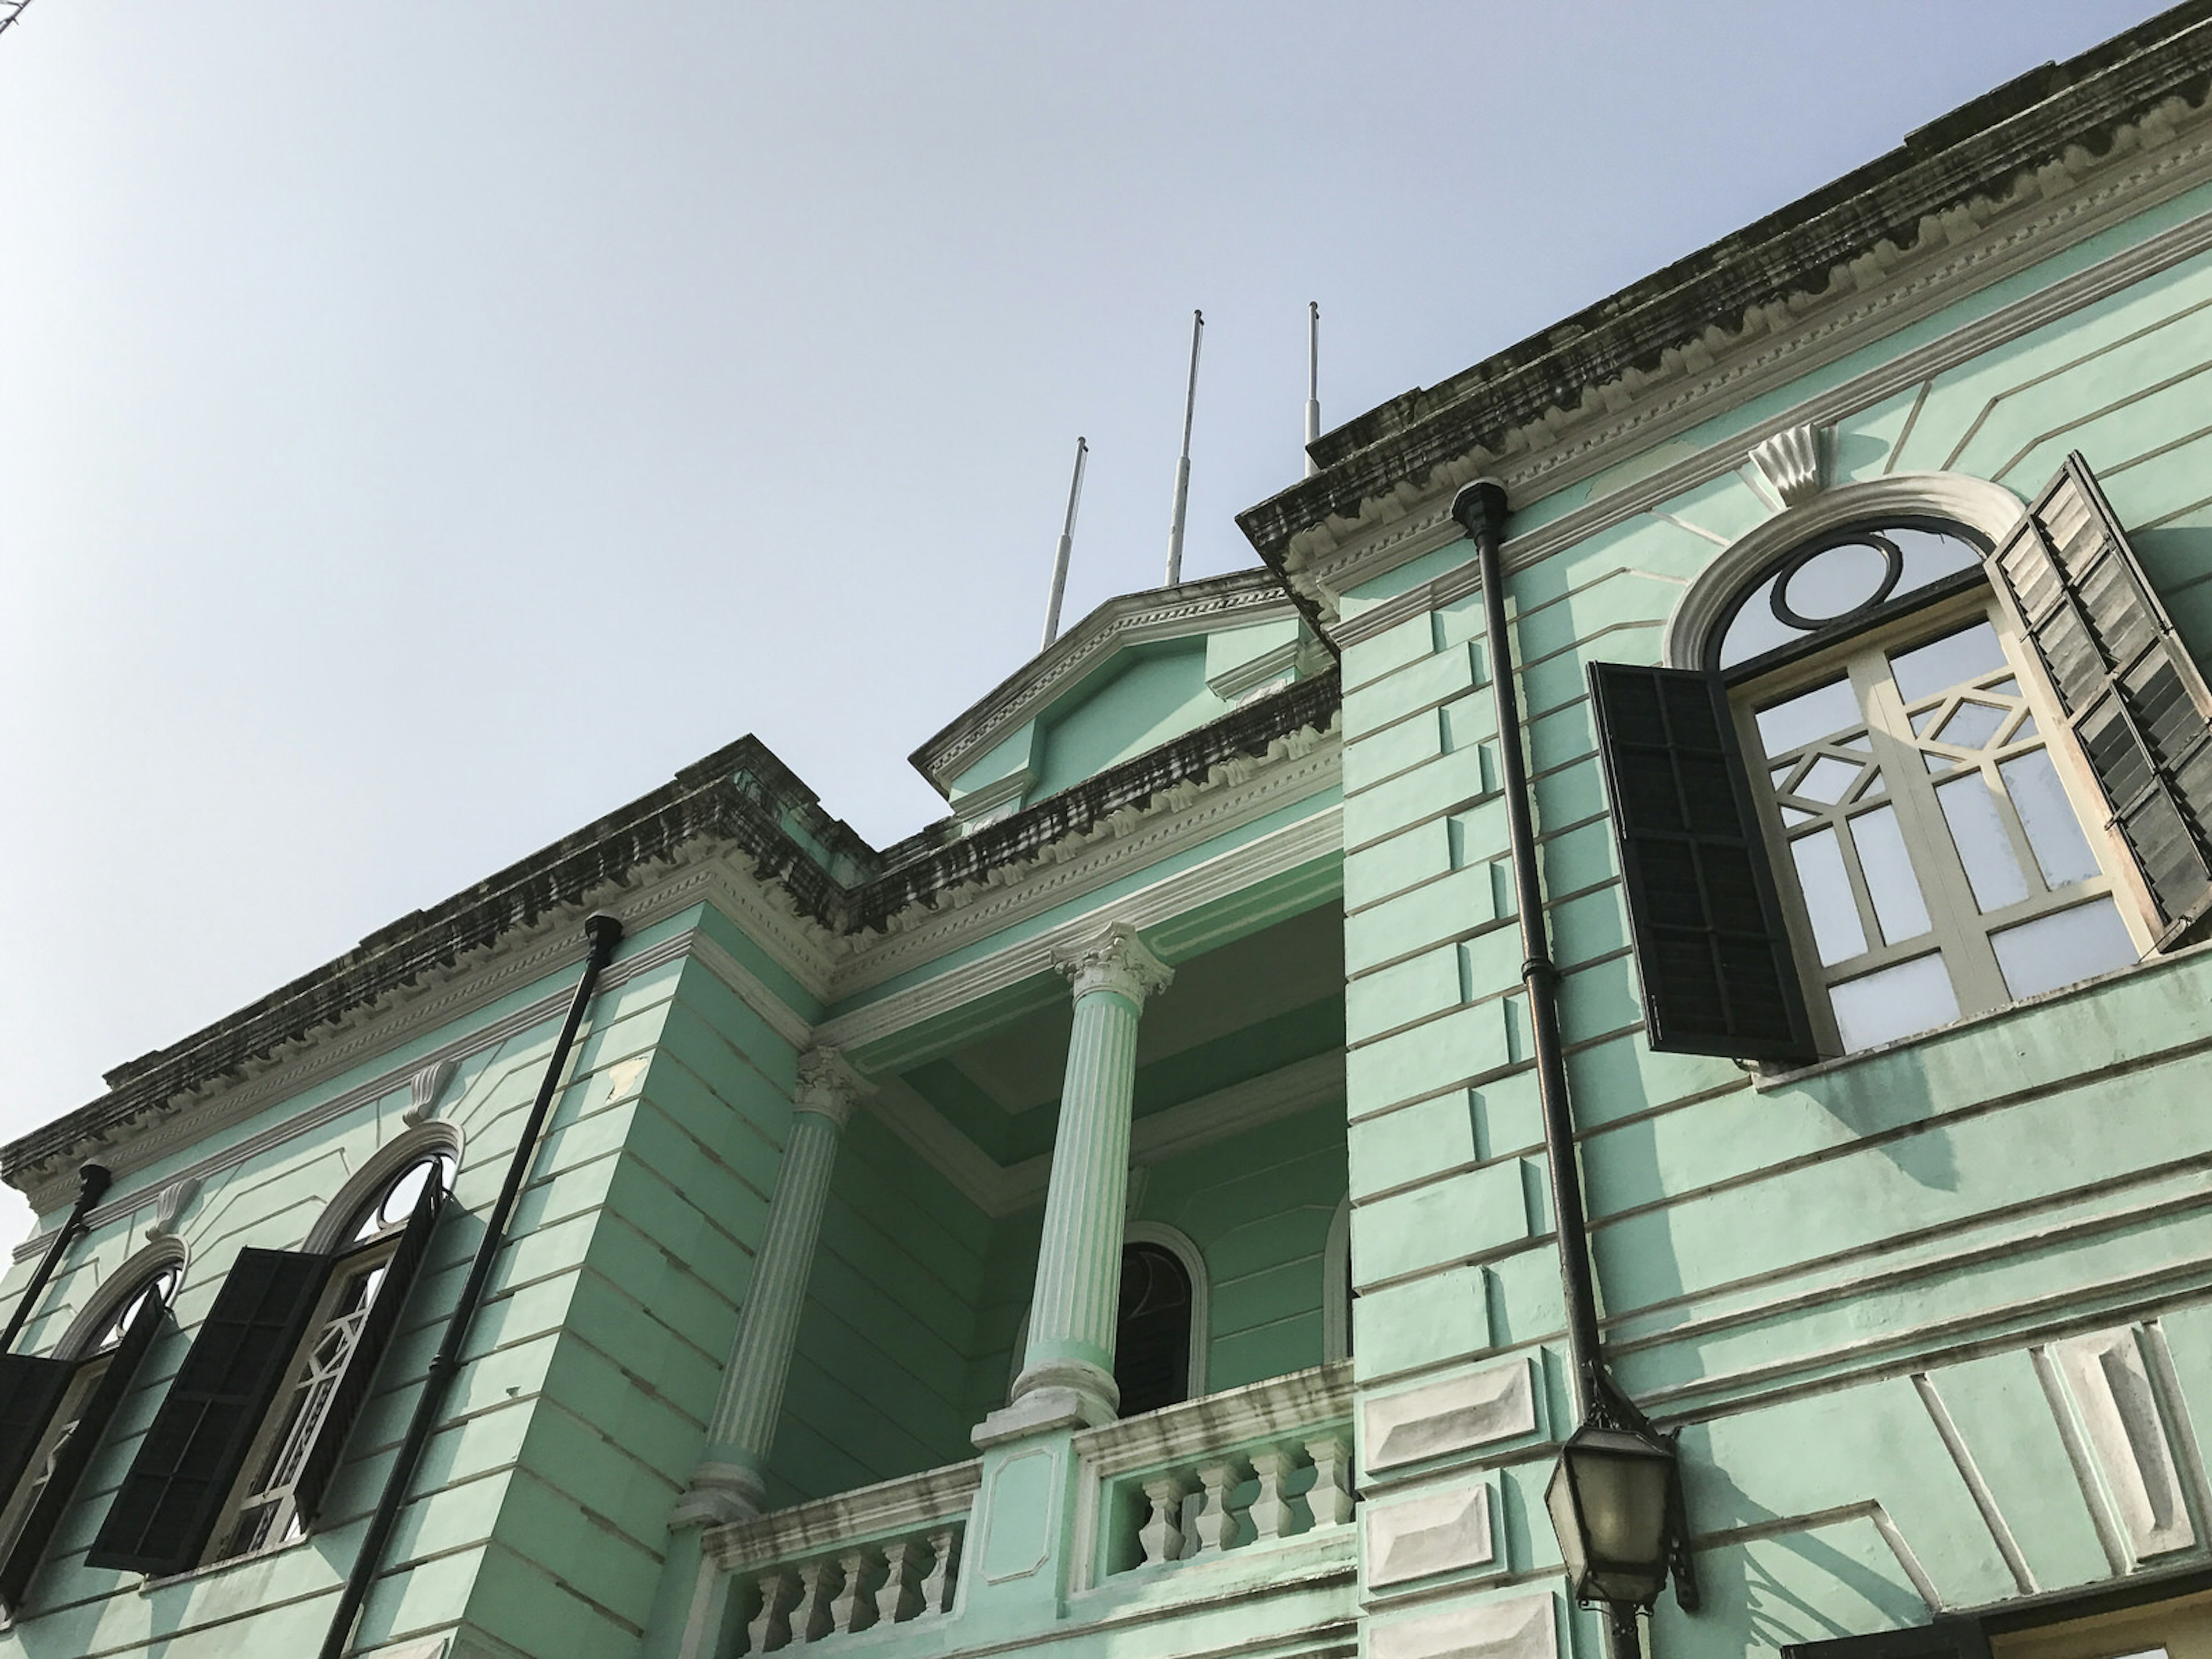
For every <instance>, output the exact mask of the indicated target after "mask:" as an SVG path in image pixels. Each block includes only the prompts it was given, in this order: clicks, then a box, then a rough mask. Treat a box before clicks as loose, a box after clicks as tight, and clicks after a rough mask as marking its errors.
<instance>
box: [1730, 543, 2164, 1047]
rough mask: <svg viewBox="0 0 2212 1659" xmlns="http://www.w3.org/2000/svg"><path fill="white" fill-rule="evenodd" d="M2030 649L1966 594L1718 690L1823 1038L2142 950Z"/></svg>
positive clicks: (1868, 1035) (2120, 876) (1882, 1032)
mask: <svg viewBox="0 0 2212 1659" xmlns="http://www.w3.org/2000/svg"><path fill="white" fill-rule="evenodd" d="M2032 665H2033V656H2032V654H2031V653H2029V652H2028V651H2027V650H2026V649H2025V647H2023V645H2022V643H2021V641H2019V640H2018V639H2017V638H2016V637H2015V635H2014V631H2013V629H2012V628H2011V625H2010V623H2009V621H2008V617H2007V615H2006V613H2005V611H2003V609H2002V607H2001V606H2000V605H1998V603H1997V602H1996V597H1995V595H1994V594H1992V593H1991V592H1990V590H1989V589H1988V588H1987V587H1986V586H1976V587H1973V588H1972V589H1970V590H1969V591H1967V592H1965V593H1961V594H1955V595H1954V596H1952V597H1950V598H1948V599H1945V600H1943V601H1942V602H1939V603H1936V604H1934V605H1929V606H1927V607H1924V608H1923V609H1919V610H1916V611H1911V612H1909V613H1908V614H1906V615H1905V616H1904V617H1901V618H1898V619H1895V620H1893V621H1890V622H1888V623H1886V624H1885V625H1882V626H1879V627H1876V628H1874V629H1869V631H1867V632H1865V633H1863V634H1859V635H1855V636H1853V637H1850V638H1849V639H1847V640H1845V641H1843V642H1842V643H1841V644H1839V645H1837V646H1835V647H1831V648H1829V649H1827V650H1825V651H1822V652H1820V653H1819V654H1818V655H1817V656H1814V657H1813V658H1811V659H1807V660H1801V661H1798V662H1795V663H1792V664H1790V665H1789V666H1788V667H1787V668H1786V669H1784V670H1782V671H1778V672H1776V673H1774V674H1771V675H1769V676H1767V677H1765V678H1759V679H1754V680H1752V681H1750V682H1748V683H1746V684H1739V685H1737V686H1735V687H1734V688H1733V689H1732V690H1733V695H1732V697H1731V702H1732V703H1733V706H1734V708H1735V714H1736V720H1737V727H1738V735H1739V737H1740V738H1741V742H1742V745H1743V750H1744V754H1745V757H1746V760H1747V769H1748V770H1749V771H1750V773H1751V775H1752V780H1753V787H1754V790H1755V792H1756V793H1759V796H1760V797H1761V800H1760V808H1761V815H1762V817H1763V818H1764V819H1765V829H1766V832H1767V835H1768V836H1769V838H1770V840H1771V842H1773V844H1774V846H1775V848H1776V849H1777V852H1778V857H1777V859H1776V860H1775V862H1776V867H1777V870H1778V873H1779V875H1780V876H1781V878H1782V886H1783V889H1784V900H1785V904H1786V906H1787V908H1789V909H1790V911H1791V912H1792V921H1793V924H1794V926H1793V934H1794V936H1795V937H1794V939H1793V944H1794V945H1795V947H1796V952H1797V955H1798V957H1799V961H1800V963H1801V965H1802V968H1803V969H1804V977H1805V979H1806V981H1807V982H1808V989H1817V992H1818V993H1819V994H1815V995H1814V996H1813V997H1812V998H1811V999H1810V1000H1811V1001H1812V1003H1813V1004H1814V1008H1813V1016H1814V1020H1815V1022H1816V1023H1817V1024H1822V1025H1824V1026H1825V1027H1826V1030H1825V1032H1824V1034H1823V1035H1824V1036H1825V1039H1826V1040H1825V1041H1824V1042H1823V1045H1822V1046H1823V1047H1824V1048H1827V1049H1829V1050H1830V1051H1831V1052H1834V1051H1842V1052H1851V1051H1855V1050H1858V1049H1863V1048H1872V1047H1875V1046H1876V1045H1878V1044H1880V1043H1883V1042H1891V1041H1893V1040H1895V1039H1897V1038H1900V1037H1905V1036H1911V1035H1913V1034H1914V1033H1916V1032H1919V1031H1923V1030H1930V1029H1932V1028H1934V1027H1936V1026H1938V1025H1942V1024H1948V1023H1949V1022H1950V1021H1952V1020H1954V1019H1958V1018H1961V1017H1963V1016H1966V1015H1969V1014H1973V1013H1978V1012H1984V1011H1985V1010H1988V1009H1992V1008H1996V1007H2001V1006H2004V1005H2005V1004H2006V1003H2008V1002H2012V1001H2015V1000H2019V999H2021V998H2022V997H2027V996H2033V995H2035V994H2039V993H2040V992H2044V991H2049V990H2054V989H2057V988H2058V987H2062V986H2065V985H2070V984H2073V983H2075V982H2076V981H2080V980H2082V979H2086V978H2088V977H2090V976H2092V975H2096V974H2099V973H2102V972H2105V971H2106V970H2108V969H2114V968H2118V967H2123V966H2125V965H2127V964H2128V963H2133V962H2135V961H2136V960H2137V959H2138V958H2139V957H2142V954H2143V953H2144V951H2146V950H2147V949H2148V946H2149V944H2150V940H2151V933H2150V929H2149V927H2148V920H2147V918H2146V917H2145V916H2144V915H2143V914H2142V905H2141V903H2140V902H2139V901H2138V898H2137V896H2136V893H2135V892H2134V891H2133V889H2132V885H2131V884H2130V882H2129V881H2128V880H2127V878H2126V876H2125V874H2124V871H2125V868H2126V866H2125V864H2124V860H2121V859H2119V858H2116V857H2114V856H2112V848H2111V847H2110V845H2109V838H2108V837H2107V836H2106V833H2105V831H2104V826H2103V822H2102V820H2103V817H2104V814H2103V812H2102V810H2101V803H2100V801H2099V799H2098V797H2097V795H2096V793H2095V788H2094V786H2093V784H2092V783H2091V782H2090V781H2088V780H2087V778H2086V777H2084V776H2082V775H2081V771H2080V768H2079V763H2078V760H2077V758H2076V757H2075V754H2074V752H2073V749H2072V745H2071V744H2070V743H2069V742H2066V741H2065V738H2066V732H2065V728H2064V726H2063V722H2059V721H2056V720H2053V719H2052V718H2051V709H2050V708H2049V707H2048V697H2049V694H2048V693H2047V692H2046V691H2045V690H2044V689H2043V686H2042V684H2041V682H2040V681H2039V678H2037V677H2036V675H2035V673H2034V671H2033V666H2032ZM2053 730H2056V731H2057V733H2058V735H2059V737H2060V738H2061V742H2060V743H2059V744H2057V745H2054V744H2052V742H2051V733H2052V732H2053ZM1761 786H1763V787H1761Z"/></svg>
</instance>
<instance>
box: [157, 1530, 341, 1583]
mask: <svg viewBox="0 0 2212 1659" xmlns="http://www.w3.org/2000/svg"><path fill="white" fill-rule="evenodd" d="M313 1536H314V1534H313V1533H312V1532H305V1533H301V1534H300V1535H299V1536H298V1537H297V1538H291V1539H287V1540H286V1541H284V1542H283V1543H281V1544H264V1545H263V1546H262V1547H260V1548H259V1549H258V1550H248V1551H247V1552H246V1553H245V1554H243V1555H226V1556H224V1557H223V1558H222V1560H220V1561H209V1562H204V1563H203V1564H202V1565H199V1566H197V1567H191V1568H188V1569H186V1570H185V1571H183V1572H173V1573H171V1574H169V1575H168V1577H166V1578H142V1579H140V1580H139V1581H138V1594H139V1595H153V1594H154V1593H155V1591H157V1590H165V1589H174V1588H175V1587H176V1586H177V1585H179V1584H189V1583H193V1582H194V1581H195V1580H197V1579H201V1578H210V1577H214V1576H215V1575H216V1573H219V1572H228V1571H230V1570H231V1569H232V1568H233V1567H243V1566H249V1565H252V1564H253V1563H255V1562H258V1561H266V1560H268V1559H270V1557H271V1556H277V1555H282V1554H283V1553H285V1552H286V1551H288V1550H296V1549H298V1548H300V1547H301V1546H302V1545H304V1544H306V1543H307V1541H308V1540H310V1539H312V1538H313Z"/></svg>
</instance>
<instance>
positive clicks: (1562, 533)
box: [1328, 146, 2212, 646]
mask: <svg viewBox="0 0 2212 1659" xmlns="http://www.w3.org/2000/svg"><path fill="white" fill-rule="evenodd" d="M2205 161H2206V165H2207V168H2208V176H2212V146H2208V148H2207V150H2206V153H2205ZM2208 250H2212V214H2204V215H2200V216H2197V218H2194V219H2191V220H2190V221H2189V222H2186V223H2185V224H2180V225H2177V226H2175V227H2174V228H2172V229H2171V230H2168V231H2162V232H2160V234H2158V235H2156V236H2153V237H2149V238H2147V239H2146V240H2143V241H2142V242H2141V243H2138V244H2137V245H2136V246H2133V247H2130V248H2128V249H2126V250H2125V251H2124V252H2120V253H2117V254H2115V255H2113V256H2112V258H2109V259H2105V260H2101V261H2100V262H2099V263H2098V264H2093V265H2091V266H2089V267H2087V268H2086V269H2084V270H2079V271H2075V272H2074V273H2072V274H2071V275H2069V276H2064V277H2061V278H2060V279H2058V280H2057V281H2056V282H2054V283H2050V284H2049V285H2047V286H2046V287H2045V288H2042V289H2039V290H2038V291H2037V292H2035V293H2034V294H2032V295H2028V296H2027V297H2026V298H2025V299H2022V300H2019V301H2015V302H2014V303H2012V304H2010V305H2008V306H2004V307H2000V308H1998V309H1996V310H1995V311H1992V312H1990V313H1989V314H1988V315H1986V316H1984V317H1981V318H1978V319H1975V320H1974V321H1972V322H1970V323H1966V324H1964V325H1961V326H1960V327H1959V328H1956V329H1954V330H1953V331H1950V332H1949V333H1948V334H1945V335H1944V336H1942V337H1941V338H1940V339H1936V340H1933V341H1930V342H1929V343H1927V344H1926V345H1923V346H1917V347H1915V348H1913V349H1911V350H1909V351H1905V352H1900V353H1899V354H1898V355H1897V356H1894V357H1892V358H1890V359H1889V360H1887V362H1883V363H1882V364H1881V365H1880V366H1879V367H1877V368H1872V369H1869V371H1868V372H1867V373H1866V374H1862V375H1858V376H1857V377H1855V378H1854V379H1852V380H1848V381H1846V382H1844V384H1843V385H1841V386H1835V387H1832V388H1830V389H1829V390H1827V391H1826V392H1820V393H1817V394H1815V395H1814V397H1811V398H1807V399H1806V400H1805V401H1804V402H1803V403H1802V404H1797V405H1796V407H1795V408H1793V409H1790V410H1786V411H1784V413H1782V414H1780V415H1778V416H1775V417H1773V418H1771V419H1770V420H1766V421H1763V422H1758V423H1757V424H1755V425H1753V426H1752V427H1749V428H1747V429H1746V430H1744V431H1742V432H1740V433H1737V434H1735V435H1733V436H1731V437H1729V438H1727V439H1724V440H1723V441H1721V442H1719V443H1717V444H1713V445H1711V446H1710V447H1707V448H1705V449H1701V450H1699V451H1698V452H1697V453H1694V454H1691V455H1687V456H1685V457H1683V458H1682V459H1680V460H1678V461H1675V462H1673V463H1671V464H1670V465H1667V466H1665V467H1663V468H1662V469H1660V470H1659V471H1655V472H1652V473H1650V474H1649V475H1647V476H1646V477H1642V478H1639V479H1638V480H1636V481H1635V482H1634V483H1630V484H1626V485H1623V486H1622V487H1621V488H1620V489H1616V490H1611V491H1608V492H1607V494H1606V495H1603V496H1601V497H1600V498H1599V499H1598V500H1596V501H1592V502H1590V503H1589V505H1587V506H1584V507H1576V508H1573V509H1572V510H1571V511H1569V512H1567V513H1562V514H1561V515H1560V516H1559V517H1558V518H1556V519H1553V520H1551V521H1550V522H1549V523H1547V524H1545V525H1542V526H1539V527H1538V528H1536V529H1534V530H1532V531H1528V532H1525V533H1524V534H1522V535H1520V536H1516V537H1515V538H1513V539H1512V540H1510V541H1509V542H1507V543H1506V544H1505V546H1504V567H1505V570H1506V573H1507V574H1509V575H1510V574H1512V573H1514V572H1516V571H1518V570H1523V569H1526V568H1528V567H1529V566H1531V565H1534V564H1536V563H1538V562H1541V561H1542V560H1544V559H1547V558H1549V557H1551V556H1552V555H1553V554H1554V553H1557V552H1559V550H1562V549H1563V548H1566V547H1569V546H1571V545H1572V544H1575V543H1577V542H1579V541H1583V540H1585V539H1587V538H1589V537H1591V536H1594V535H1595V534H1597V533H1598V532H1600V531H1602V530H1607V529H1609V528H1611V527H1612V526H1614V525H1617V524H1621V523H1625V522H1626V521H1627V520H1630V519H1632V518H1634V517H1636V516H1637V515H1638V513H1644V512H1648V511H1649V510H1650V509H1651V508H1652V507H1656V506H1657V505H1659V504H1660V503H1662V502H1663V501H1668V500H1669V499H1671V498H1672V497H1674V496H1676V495H1681V494H1682V493H1683V492H1684V491H1686V490H1690V489H1696V488H1697V487H1698V486H1699V485H1700V484H1704V483H1711V481H1712V480H1713V479H1715V478H1717V477H1723V476H1725V475H1727V474H1729V473H1730V472H1733V471H1735V470H1736V469H1737V467H1738V466H1739V465H1741V463H1742V460H1743V456H1744V448H1745V446H1746V445H1747V444H1754V443H1757V442H1758V441H1760V440H1762V439H1764V438H1765V437H1768V436H1771V435H1773V434H1775V433H1777V432H1781V431H1784V430H1786V429H1787V428H1790V427H1792V426H1796V425H1801V424H1807V423H1812V422H1819V423H1824V424H1831V425H1832V424H1834V423H1835V422H1838V421H1841V420H1844V418H1846V417H1848V416H1850V415H1852V414H1854V413H1856V412H1857V411H1858V410H1862V409H1865V408H1868V407H1869V406H1871V405H1872V404H1877V403H1879V402H1881V400H1882V399H1883V398H1888V397H1892V396H1893V395H1895V394H1896V393H1898V392H1902V391H1904V390H1905V389H1906V388H1908V387H1911V386H1917V385H1919V384H1920V383H1921V382H1923V381H1924V380H1928V379H1929V378H1930V377H1932V376H1934V375H1936V374H1942V372H1943V371H1944V370H1946V369H1948V368H1954V367H1955V366H1956V365H1958V364H1960V363H1962V362H1966V361H1968V360H1969V359H1971V358H1973V357H1976V356H1980V355H1981V354H1982V353H1984V352H1985V351H1988V350H1990V349H1992V348H1994V347H1996V346H2000V345H2002V344H2004V343H2007V342H2008V341H2011V340H2015V339H2018V338H2020V337H2021V336H2023V335H2025V334H2027V333H2030V332H2032V331H2034V330H2036V329H2038V328H2041V327H2043V326H2044V325H2045V324H2047V323H2050V322H2051V321H2053V320H2055V319H2058V318H2060V317H2063V316H2065V315H2067V314H2068V313H2070V312H2074V311H2077V310H2079V309H2081V307H2084V306H2087V305H2092V304H2093V303H2095V302H2096V301H2099V300H2100V299H2103V298H2105V297H2106V296H2107V295H2112V294H2116V293H2118V292H2119V291H2120V290H2122V289H2125V288H2127V287H2129V286H2130V284H2132V283H2138V282H2141V281H2142V280H2144V279H2145V278H2147V277H2149V276H2155V275H2157V274H2158V273H2159V272H2160V271H2162V270H2170V269H2171V268H2172V267H2173V266H2175V265H2177V264H2180V263H2181V262H2182V261H2184V260H2185V259H2190V258H2195V257H2196V256H2197V255H2198V254H2200V253H2203V252H2206V251H2208ZM1954 476H1955V475H1954ZM1449 504H1450V498H1449V495H1441V496H1438V497H1437V499H1436V500H1435V501H1431V503H1429V504H1428V506H1427V507H1425V508H1424V509H1423V510H1422V511H1421V513H1419V514H1418V515H1416V516H1415V517H1413V518H1409V519H1408V520H1407V521H1406V522H1405V523H1404V524H1402V525H1400V526H1395V529H1394V532H1393V534H1392V535H1391V536H1390V537H1386V538H1376V541H1375V542H1374V543H1373V544H1363V547H1362V548H1360V549H1352V550H1347V552H1346V556H1345V562H1333V563H1332V564H1331V565H1330V566H1329V567H1328V568H1329V572H1330V575H1329V580H1332V581H1336V580H1343V581H1344V582H1345V584H1346V586H1356V585H1357V584H1358V582H1361V581H1367V580H1372V579H1373V578H1374V577H1376V576H1377V575H1380V574H1383V573H1384V572H1386V571H1388V570H1390V569H1393V568H1396V566H1397V565H1399V564H1401V563H1403V562H1405V560H1406V559H1407V558H1412V557H1418V556H1419V555H1420V554H1421V553H1425V552H1430V551H1432V550H1434V549H1436V548H1437V547H1442V546H1444V545H1446V544H1449V543H1450V542H1452V541H1454V540H1456V539H1458V538H1460V536H1461V534H1462V532H1461V531H1460V529H1459V527H1458V526H1456V525H1455V524H1453V523H1452V522H1451V520H1450V515H1449ZM1386 544H1387V549H1386V550H1385V551H1383V552H1382V553H1380V554H1377V555H1376V557H1375V558H1374V560H1373V562H1369V563H1365V564H1364V565H1362V566H1361V567H1360V568H1358V570H1357V571H1356V572H1354V571H1352V569H1351V568H1350V563H1349V562H1350V561H1352V559H1354V558H1356V557H1361V556H1364V553H1365V551H1366V550H1367V549H1368V548H1386ZM1478 586H1480V584H1479V582H1478V581H1477V580H1476V574H1475V563H1474V557H1473V556H1472V549H1471V546H1470V555H1469V557H1468V561H1467V562H1466V563H1464V564H1462V565H1459V566H1456V567H1455V568H1453V569H1451V570H1449V571H1446V572H1445V573H1444V574H1442V575H1440V576H1437V577H1436V578H1435V579H1434V580H1431V581H1428V582H1425V583H1423V584H1421V585H1420V586H1416V587H1413V588H1409V589H1407V591H1406V592H1401V593H1398V594H1395V595H1394V596H1393V597H1391V598H1390V599H1386V600H1383V602H1382V603H1380V604H1378V605H1370V606H1369V607H1367V608H1366V609H1365V610H1364V611H1360V612H1358V614H1357V615H1356V616H1353V617H1348V618H1346V619H1345V620H1344V621H1342V622H1340V623H1337V624H1336V625H1335V626H1334V627H1333V628H1332V629H1330V630H1329V631H1330V634H1331V635H1332V637H1333V638H1334V640H1335V641H1336V642H1337V643H1338V644H1339V645H1340V646H1351V645H1355V644H1358V643H1359V642H1360V641H1364V640H1369V639H1372V638H1374V637H1375V636H1376V635H1378V634H1381V633H1383V632H1386V631H1387V630H1389V629H1392V628H1395V627H1396V626H1397V625H1398V624H1399V623H1402V622H1405V621H1407V620H1408V619H1409V618H1411V617H1414V616H1416V615H1419V614H1421V613H1423V612H1425V611H1431V610H1434V609H1437V607H1439V606H1442V605H1449V604H1450V603H1452V602H1453V601H1454V600H1455V599H1463V598H1465V597H1466V596H1467V595H1468V594H1469V593H1472V592H1474V591H1475V590H1476V588H1477V587H1478Z"/></svg>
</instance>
